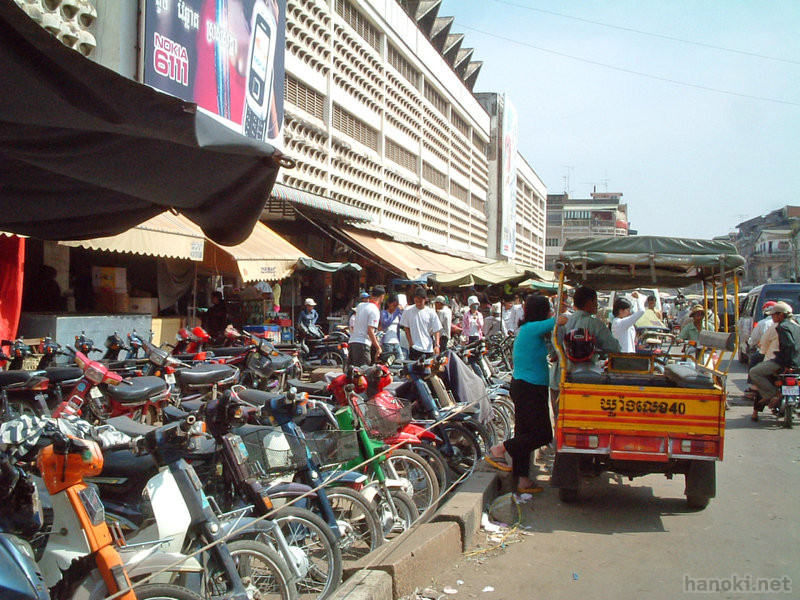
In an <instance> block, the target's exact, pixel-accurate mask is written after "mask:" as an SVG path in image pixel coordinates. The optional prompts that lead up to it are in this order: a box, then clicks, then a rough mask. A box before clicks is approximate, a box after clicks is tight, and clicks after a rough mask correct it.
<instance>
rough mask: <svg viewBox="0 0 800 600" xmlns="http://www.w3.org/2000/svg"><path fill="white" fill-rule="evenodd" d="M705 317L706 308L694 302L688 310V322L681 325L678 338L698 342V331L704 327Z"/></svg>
mask: <svg viewBox="0 0 800 600" xmlns="http://www.w3.org/2000/svg"><path fill="white" fill-rule="evenodd" d="M705 317H706V310H705V309H704V308H703V307H702V306H701V305H700V304H695V305H694V306H693V307H692V308H691V310H690V311H689V322H688V323H686V325H684V326H683V327H681V332H680V333H679V334H678V335H679V337H680V339H681V340H683V341H684V342H698V341H699V340H700V332H701V331H702V330H703V329H705V328H706V327H705V326H706V324H707V323H706V322H705Z"/></svg>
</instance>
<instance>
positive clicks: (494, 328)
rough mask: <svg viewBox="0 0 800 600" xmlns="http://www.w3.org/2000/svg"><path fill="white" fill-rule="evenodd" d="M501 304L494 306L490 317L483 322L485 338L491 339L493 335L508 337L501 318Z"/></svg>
mask: <svg viewBox="0 0 800 600" xmlns="http://www.w3.org/2000/svg"><path fill="white" fill-rule="evenodd" d="M500 312H501V311H500V303H499V302H497V303H495V304H492V308H491V311H490V314H489V316H488V317H486V318H485V319H484V320H483V337H484V338H485V339H487V340H488V339H489V338H490V337H492V336H493V335H499V336H502V337H505V336H506V328H505V323H503V320H502V319H501V318H500Z"/></svg>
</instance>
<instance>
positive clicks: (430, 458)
mask: <svg viewBox="0 0 800 600" xmlns="http://www.w3.org/2000/svg"><path fill="white" fill-rule="evenodd" d="M411 450H413V451H414V454H418V455H419V456H421V457H422V458H424V459H425V460H426V461H427V462H428V466H429V467H430V468H431V469H433V473H434V475H436V481H437V483H438V484H439V497H441V496H443V495H444V494H445V492H446V491H447V488H448V487H449V486H450V483H451V482H452V480H453V472H452V471H451V470H450V467H448V466H447V459H446V458H445V457H444V455H443V454H442V453H441V452H439V450H437V449H436V446H433V445H432V444H429V443H426V442H423V443H422V444H419V445H416V446H412V447H411Z"/></svg>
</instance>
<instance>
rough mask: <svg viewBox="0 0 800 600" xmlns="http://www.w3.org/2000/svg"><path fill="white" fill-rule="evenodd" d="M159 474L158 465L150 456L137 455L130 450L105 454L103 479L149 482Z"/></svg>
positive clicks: (101, 473)
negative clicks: (119, 478) (112, 478)
mask: <svg viewBox="0 0 800 600" xmlns="http://www.w3.org/2000/svg"><path fill="white" fill-rule="evenodd" d="M156 473H158V465H157V464H156V461H155V460H154V459H153V457H152V456H150V455H149V454H144V455H137V454H134V453H133V452H131V451H130V450H117V451H115V452H103V470H102V471H101V472H100V475H101V476H102V477H126V478H130V479H144V480H147V479H149V478H150V477H152V476H153V475H155V474H156Z"/></svg>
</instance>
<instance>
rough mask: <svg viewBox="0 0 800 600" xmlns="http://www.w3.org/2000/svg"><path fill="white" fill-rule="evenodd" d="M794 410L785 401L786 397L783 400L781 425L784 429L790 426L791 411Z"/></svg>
mask: <svg viewBox="0 0 800 600" xmlns="http://www.w3.org/2000/svg"><path fill="white" fill-rule="evenodd" d="M793 412H794V407H793V406H791V405H790V404H789V403H788V402H787V401H786V398H784V400H783V426H784V427H785V428H786V429H791V428H792V424H793V423H792V416H793V415H792V413H793Z"/></svg>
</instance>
